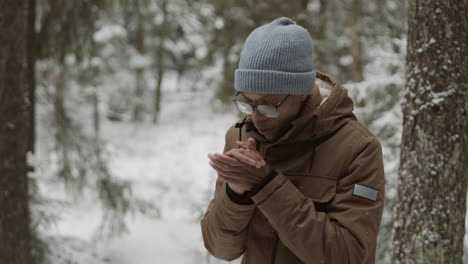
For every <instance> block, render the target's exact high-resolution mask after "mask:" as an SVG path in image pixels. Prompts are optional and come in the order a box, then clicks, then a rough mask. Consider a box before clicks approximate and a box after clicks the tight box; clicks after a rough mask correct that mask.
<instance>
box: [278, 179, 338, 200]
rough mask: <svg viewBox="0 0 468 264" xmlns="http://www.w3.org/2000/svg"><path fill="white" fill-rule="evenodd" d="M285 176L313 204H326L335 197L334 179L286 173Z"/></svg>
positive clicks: (335, 181)
mask: <svg viewBox="0 0 468 264" xmlns="http://www.w3.org/2000/svg"><path fill="white" fill-rule="evenodd" d="M285 176H286V177H287V178H288V179H289V180H290V181H291V183H292V184H294V186H296V188H297V189H298V190H299V191H300V192H301V193H302V194H303V195H304V196H306V197H309V198H310V199H311V200H312V201H314V202H317V203H327V202H329V201H331V200H332V199H333V197H335V194H336V184H337V180H336V179H332V178H326V177H322V176H316V175H310V174H299V173H288V174H287V175H285Z"/></svg>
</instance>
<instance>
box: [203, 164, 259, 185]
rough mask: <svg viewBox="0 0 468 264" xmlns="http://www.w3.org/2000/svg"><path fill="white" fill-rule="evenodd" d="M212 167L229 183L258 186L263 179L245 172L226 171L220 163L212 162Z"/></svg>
mask: <svg viewBox="0 0 468 264" xmlns="http://www.w3.org/2000/svg"><path fill="white" fill-rule="evenodd" d="M210 166H211V167H212V168H213V169H214V170H215V171H216V172H217V173H218V176H220V177H222V178H223V179H224V180H226V181H228V182H233V183H235V184H239V183H243V184H248V185H257V184H259V183H260V181H261V179H258V178H256V177H252V176H250V175H247V174H245V173H243V172H233V171H226V170H224V169H223V167H222V166H221V165H220V164H219V163H214V162H210Z"/></svg>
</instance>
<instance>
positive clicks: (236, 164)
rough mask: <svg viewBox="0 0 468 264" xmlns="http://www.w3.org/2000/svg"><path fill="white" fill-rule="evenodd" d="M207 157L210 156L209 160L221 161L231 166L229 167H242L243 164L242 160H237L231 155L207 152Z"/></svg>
mask: <svg viewBox="0 0 468 264" xmlns="http://www.w3.org/2000/svg"><path fill="white" fill-rule="evenodd" d="M208 158H210V160H211V161H219V162H222V163H224V164H225V165H227V166H231V167H242V166H244V164H243V163H242V162H240V161H238V160H237V159H234V158H231V157H229V156H226V155H221V154H218V153H215V154H208Z"/></svg>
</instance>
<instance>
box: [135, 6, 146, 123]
mask: <svg viewBox="0 0 468 264" xmlns="http://www.w3.org/2000/svg"><path fill="white" fill-rule="evenodd" d="M136 3H138V2H136ZM137 9H138V12H139V14H138V28H137V37H136V50H137V51H138V53H139V55H141V56H143V55H144V54H145V28H144V24H143V15H142V14H141V10H140V8H138V7H137ZM143 72H144V71H143V68H142V67H140V66H138V68H137V69H135V105H134V108H133V121H135V122H140V121H142V120H143V94H144V83H143Z"/></svg>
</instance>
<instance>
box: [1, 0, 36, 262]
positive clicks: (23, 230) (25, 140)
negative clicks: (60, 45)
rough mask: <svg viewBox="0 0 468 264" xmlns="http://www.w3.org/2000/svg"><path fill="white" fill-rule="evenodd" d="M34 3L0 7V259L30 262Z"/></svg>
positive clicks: (15, 0)
mask: <svg viewBox="0 0 468 264" xmlns="http://www.w3.org/2000/svg"><path fill="white" fill-rule="evenodd" d="M34 14H35V2H34V1H32V0H29V1H28V0H10V1H6V3H3V4H2V8H1V9H0V43H2V45H0V113H1V114H0V208H1V210H0V260H1V262H2V263H9V264H23V263H24V264H29V263H31V255H30V251H31V250H30V243H31V242H30V241H31V234H30V228H29V218H30V216H29V206H28V177H27V171H28V164H27V152H29V151H32V150H33V149H34V147H33V146H34V116H33V113H34V104H33V103H34V52H33V51H34V50H33V49H34V47H33V44H34V34H33V32H34Z"/></svg>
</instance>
